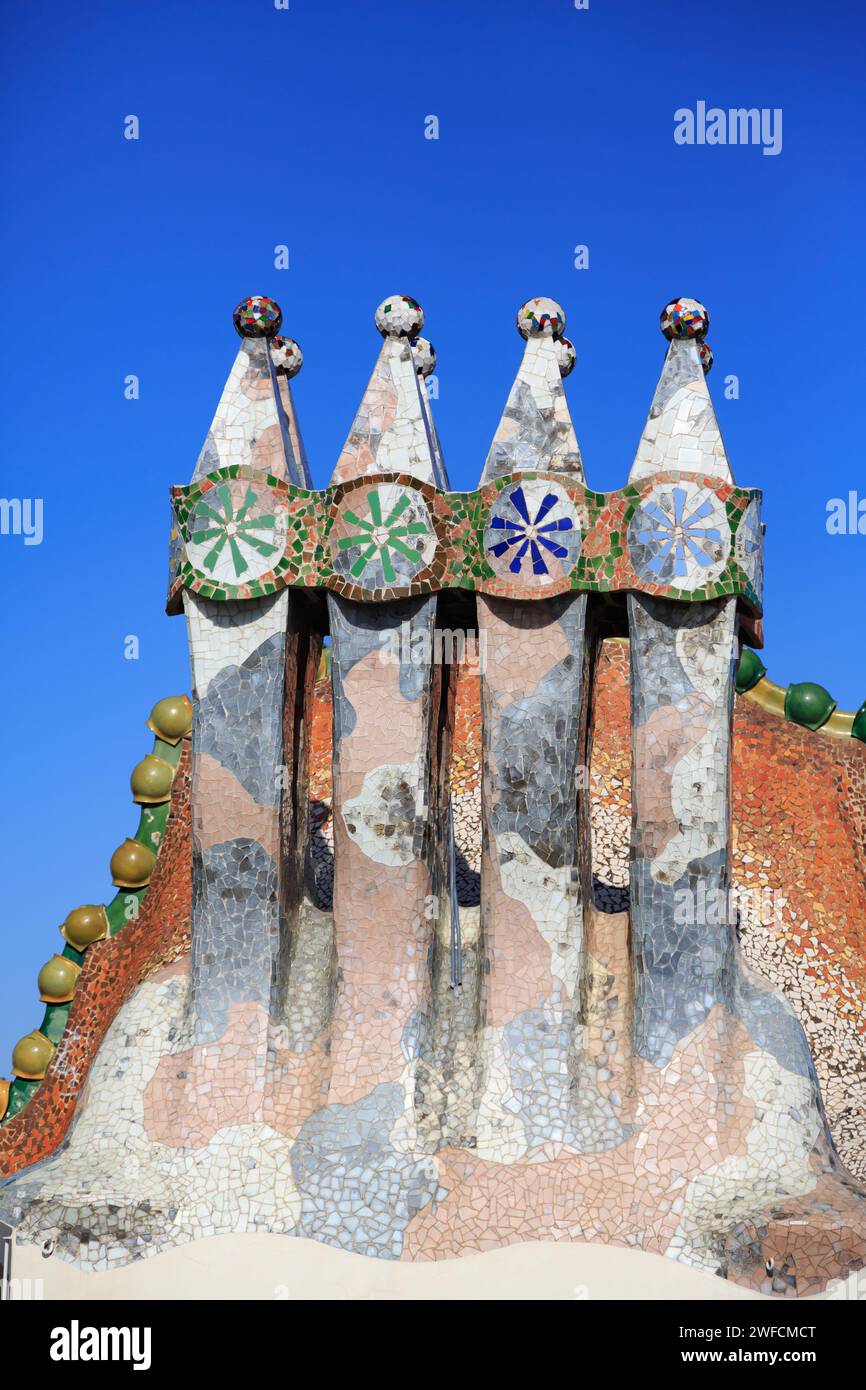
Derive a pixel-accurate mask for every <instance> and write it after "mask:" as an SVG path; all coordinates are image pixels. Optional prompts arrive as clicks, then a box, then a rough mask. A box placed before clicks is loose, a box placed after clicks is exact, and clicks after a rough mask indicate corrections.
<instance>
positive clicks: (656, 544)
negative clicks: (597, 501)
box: [628, 481, 731, 589]
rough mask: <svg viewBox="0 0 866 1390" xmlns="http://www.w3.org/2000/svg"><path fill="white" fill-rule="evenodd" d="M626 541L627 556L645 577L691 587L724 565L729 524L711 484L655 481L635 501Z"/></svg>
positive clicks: (728, 544)
mask: <svg viewBox="0 0 866 1390" xmlns="http://www.w3.org/2000/svg"><path fill="white" fill-rule="evenodd" d="M628 543H629V552H630V555H631V562H632V564H633V565H634V568H635V570H636V571H637V573H638V575H639V576H640V577H641V578H642V579H644V580H645V581H646V582H647V583H656V584H669V585H672V586H674V587H675V588H678V589H679V588H682V589H692V588H695V587H697V586H698V585H700V584H706V583H708V582H710V581H711V580H713V579H715V578H716V577H717V576H718V575H719V574H720V573H721V572H722V570H723V569H724V566H725V563H726V561H727V559H728V556H729V554H730V550H731V528H730V525H729V523H728V517H727V512H726V511H725V507H724V504H723V502H722V501H721V500H720V499H719V497H718V496H717V495H716V493H715V492H713V491H712V489H710V488H708V487H700V486H698V485H697V484H695V483H690V482H686V481H682V482H678V483H675V484H666V485H665V484H659V485H656V486H654V487H652V488H651V489H650V491H649V492H648V493H647V495H646V496H645V497H644V498H643V500H642V501H641V503H640V504H639V506H638V507H637V509H636V511H635V513H634V516H633V517H632V519H631V522H630V525H629V532H628Z"/></svg>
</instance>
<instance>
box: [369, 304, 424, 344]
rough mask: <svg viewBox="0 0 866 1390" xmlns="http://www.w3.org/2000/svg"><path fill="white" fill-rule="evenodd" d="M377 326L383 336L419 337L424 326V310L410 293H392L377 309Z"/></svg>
mask: <svg viewBox="0 0 866 1390" xmlns="http://www.w3.org/2000/svg"><path fill="white" fill-rule="evenodd" d="M376 327H377V328H378V330H379V332H380V333H381V334H382V337H383V338H417V337H418V334H419V333H420V332H421V329H422V328H423V327H424V310H423V309H422V308H421V305H420V304H419V303H418V301H417V299H410V298H409V296H408V294H391V295H389V296H388V298H387V299H383V300H382V303H381V304H380V305H379V307H378V309H377V310H376Z"/></svg>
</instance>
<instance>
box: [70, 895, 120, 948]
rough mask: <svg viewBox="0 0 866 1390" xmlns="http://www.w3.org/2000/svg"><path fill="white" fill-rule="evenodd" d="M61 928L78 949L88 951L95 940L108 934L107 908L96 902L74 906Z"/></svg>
mask: <svg viewBox="0 0 866 1390" xmlns="http://www.w3.org/2000/svg"><path fill="white" fill-rule="evenodd" d="M60 930H61V932H62V933H63V935H64V936H65V937H66V940H67V941H68V942H69V944H70V946H74V947H75V949H76V951H86V950H87V948H88V946H91V945H92V944H93V942H94V941H101V940H102V938H103V937H104V936H107V935H108V922H107V920H106V916H105V908H104V907H102V906H97V905H96V904H95V903H88V904H86V905H85V906H84V907H74V908H73V909H72V911H71V912H70V913H69V915H68V917H67V918H66V921H65V922H64V923H63V926H62V927H61V928H60Z"/></svg>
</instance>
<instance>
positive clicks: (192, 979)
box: [0, 295, 866, 1296]
mask: <svg viewBox="0 0 866 1390" xmlns="http://www.w3.org/2000/svg"><path fill="white" fill-rule="evenodd" d="M280 318H281V315H280V311H279V309H278V308H277V306H276V305H275V304H274V303H273V301H271V300H267V299H264V298H260V297H256V298H253V299H250V300H247V301H244V303H243V304H242V305H240V306H239V307H238V310H237V311H236V314H235V323H236V327H237V328H238V331H239V332H240V334H241V337H242V346H241V349H240V351H239V353H238V357H237V360H236V362H235V366H234V368H233V369H232V373H231V375H230V377H229V381H228V383H227V385H226V388H225V391H224V392H223V396H222V399H221V401H220V404H219V407H218V409H217V413H216V416H215V417H214V422H213V425H212V426H211V430H210V432H209V434H208V438H207V441H206V443H205V446H204V448H203V450H202V453H201V455H200V458H199V461H198V463H197V465H196V469H195V472H194V475H193V480H192V483H191V484H190V485H188V486H186V487H183V486H178V487H175V488H173V489H172V503H173V517H174V521H173V527H172V535H171V546H170V553H171V579H170V587H169V611H170V612H173V613H179V612H181V611H183V612H185V614H186V618H187V624H188V631H189V642H190V653H191V661H192V671H193V684H194V716H193V737H192V780H191V808H190V823H191V831H192V867H191V874H192V907H191V913H190V929H191V947H190V950H189V952H188V954H187V955H186V956H184V955H183V953H182V952H179V953H178V958H177V959H173V960H172V963H171V964H170V965H169V966H168V967H167V968H165V969H162V968H155V969H154V971H153V973H152V974H151V975H149V976H147V977H146V978H144V979H143V982H142V983H141V984H140V985H138V988H137V989H136V990H135V992H133V993H131V995H130V997H128V998H127V999H126V1001H125V1002H124V1003H123V1004H122V1006H121V1007H120V1008H119V1011H118V1012H117V1014H116V1017H115V1019H114V1023H113V1024H112V1025H111V1027H110V1028H109V1030H108V1032H107V1034H106V1036H105V1040H104V1042H103V1043H102V1046H101V1048H100V1050H99V1053H98V1055H97V1057H96V1060H95V1061H94V1062H93V1065H92V1068H91V1070H90V1074H89V1080H88V1085H87V1088H86V1090H85V1091H83V1092H82V1095H81V1098H80V1100H79V1103H78V1107H77V1111H76V1119H75V1124H74V1127H73V1129H72V1130H71V1132H70V1135H69V1137H68V1139H67V1141H66V1143H65V1146H64V1148H63V1149H62V1150H61V1151H59V1152H58V1153H56V1154H55V1155H54V1156H53V1157H51V1158H49V1159H47V1160H46V1161H45V1162H42V1163H41V1164H38V1165H36V1166H34V1167H31V1168H29V1169H28V1170H27V1171H26V1172H23V1173H20V1174H19V1175H18V1176H17V1177H16V1178H14V1179H13V1180H12V1182H11V1183H10V1184H7V1186H6V1187H5V1188H3V1189H0V1218H2V1219H4V1220H8V1221H10V1222H11V1223H12V1224H13V1225H16V1226H17V1227H18V1232H19V1235H20V1236H21V1237H22V1238H23V1239H26V1240H32V1241H44V1240H46V1239H51V1240H54V1241H56V1242H57V1251H58V1253H59V1255H60V1256H61V1258H65V1259H69V1260H72V1261H75V1262H77V1263H79V1264H81V1265H84V1266H87V1267H96V1268H100V1269H101V1268H108V1267H111V1266H112V1265H113V1264H122V1263H124V1262H125V1261H128V1260H131V1259H135V1258H139V1257H142V1256H147V1255H152V1254H154V1253H156V1252H158V1251H159V1250H161V1249H163V1248H165V1247H166V1246H171V1245H174V1244H178V1243H181V1242H183V1241H188V1240H193V1239H198V1238H200V1237H204V1236H210V1235H214V1234H221V1233H226V1232H230V1231H238V1230H241V1231H245V1230H252V1231H275V1232H282V1233H287V1234H291V1235H295V1236H299V1237H307V1238H311V1239H314V1240H318V1241H322V1242H325V1243H327V1244H330V1245H334V1246H337V1247H339V1248H341V1249H343V1250H346V1251H351V1252H353V1253H356V1254H361V1255H368V1256H371V1255H372V1256H376V1257H380V1258H385V1259H404V1260H427V1259H444V1258H448V1257H452V1256H458V1255H463V1254H468V1253H475V1252H478V1251H485V1250H489V1249H491V1248H493V1247H495V1246H497V1245H504V1244H511V1243H515V1242H521V1241H536V1240H553V1241H564V1242H568V1241H573V1242H581V1241H603V1242H608V1243H614V1244H619V1245H624V1246H629V1247H633V1248H638V1249H643V1250H648V1251H654V1252H656V1253H659V1254H665V1255H668V1256H669V1257H671V1258H674V1259H677V1260H680V1261H683V1262H685V1263H687V1264H689V1265H692V1266H694V1267H696V1268H699V1269H702V1270H705V1271H709V1272H715V1273H718V1274H722V1275H724V1276H726V1277H728V1278H731V1279H734V1280H736V1281H738V1282H740V1283H741V1284H744V1285H747V1286H749V1287H752V1288H761V1289H764V1290H765V1291H767V1292H772V1293H777V1294H782V1295H786V1296H787V1295H792V1294H803V1293H813V1292H817V1291H818V1290H820V1289H822V1288H824V1287H826V1285H827V1284H828V1282H829V1281H830V1280H832V1279H836V1278H840V1277H845V1276H846V1275H847V1274H849V1273H850V1272H851V1271H852V1270H855V1269H859V1268H860V1267H861V1266H862V1265H863V1264H864V1263H866V1194H864V1192H863V1189H862V1188H861V1187H859V1186H858V1185H857V1183H856V1182H855V1181H854V1180H853V1179H852V1178H851V1177H850V1176H849V1174H848V1173H847V1172H846V1170H845V1169H844V1168H843V1167H842V1165H841V1163H840V1161H839V1159H838V1157H837V1155H836V1152H835V1150H834V1147H833V1143H832V1140H831V1137H830V1134H829V1131H828V1127H827V1123H826V1120H825V1117H824V1112H823V1107H822V1101H821V1095H820V1089H819V1086H818V1082H817V1079H816V1075H815V1069H814V1066H813V1061H812V1057H811V1055H810V1051H809V1046H808V1044H807V1040H806V1036H805V1034H804V1032H803V1029H802V1028H801V1026H800V1024H799V1022H798V1021H797V1019H796V1017H795V1015H794V1013H793V1011H792V1008H791V1006H790V1005H789V1003H788V1002H787V1001H786V1000H785V999H784V998H783V997H782V995H781V994H777V993H775V992H774V991H773V990H772V989H771V988H770V987H769V986H768V984H766V983H764V982H762V981H760V980H758V979H757V978H755V977H753V976H752V975H750V974H749V972H748V970H747V969H746V967H745V965H744V964H743V961H742V959H741V955H740V947H739V943H738V940H737V929H736V914H735V913H734V912H733V911H732V901H731V898H730V895H729V889H730V877H731V874H730V863H729V861H730V858H731V822H730V803H731V771H730V769H731V744H732V708H733V697H734V678H735V673H736V669H737V662H738V659H739V647H740V642H741V638H742V635H743V632H744V631H746V632H748V633H749V634H750V635H751V636H750V640H754V639H755V635H756V634H757V635H759V634H760V621H761V616H762V550H763V528H762V524H761V494H760V493H759V492H757V491H755V490H754V489H750V488H744V487H740V486H737V484H736V483H735V482H734V478H733V475H732V472H731V468H730V465H729V463H728V458H727V454H726V451H725V447H724V444H723V441H722V437H721V434H720V431H719V427H718V422H717V420H716V416H715V412H714V410H713V406H712V402H711V400H710V396H709V392H708V388H707V382H706V372H707V371H708V370H709V367H710V365H711V363H712V354H711V353H710V350H709V348H708V347H707V344H706V341H705V334H706V331H707V327H708V315H707V311H706V309H704V308H703V306H702V305H700V304H699V303H698V302H697V301H695V300H689V299H679V300H675V301H672V302H671V303H670V304H668V305H667V307H666V308H665V310H664V311H663V313H662V316H661V325H662V330H663V332H664V335H665V337H666V339H667V340H668V349H667V355H666V358H665V363H664V367H663V370H662V375H661V378H660V380H659V383H658V386H657V387H656V391H655V395H654V397H653V401H652V405H651V407H650V412H649V415H648V417H647V421H646V425H645V426H644V430H643V433H642V435H641V437H640V442H639V445H638V450H637V455H636V457H635V460H634V464H633V466H632V469H631V472H630V474H629V476H628V480H627V482H626V484H625V485H624V486H623V487H620V488H617V489H615V490H613V491H611V492H608V493H599V492H596V491H594V490H593V489H592V488H591V487H590V486H589V485H588V483H587V481H586V479H585V477H584V468H583V462H582V459H581V453H580V449H579V447H578V443H577V439H576V436H575V430H574V427H573V424H572V420H571V416H570V413H569V408H568V404H567V401H566V394H565V387H564V384H563V383H564V380H565V378H566V377H567V376H568V374H569V373H570V371H571V369H572V366H573V365H574V356H575V355H574V349H573V348H572V346H571V344H570V343H569V342H568V340H567V339H566V338H565V337H564V330H565V314H564V312H563V309H562V308H561V306H560V305H559V304H557V303H556V302H555V301H553V300H550V299H544V298H538V299H533V300H529V301H527V303H525V304H524V305H523V307H522V308H521V309H520V311H519V312H518V316H517V326H518V330H519V332H520V334H521V336H522V338H523V339H524V344H525V345H524V350H523V359H522V361H521V363H520V367H519V370H518V373H517V377H516V380H515V381H514V384H513V386H512V388H511V391H510V394H509V396H508V399H507V402H506V405H505V409H504V412H503V415H502V418H501V420H500V423H499V425H498V427H497V429H496V432H495V434H494V438H493V442H492V444H491V446H490V449H489V452H488V455H487V459H486V462H485V464H484V467H483V471H482V473H481V479H480V482H479V485H478V486H477V487H476V488H475V489H473V490H471V491H468V492H456V491H451V490H450V488H449V484H448V478H447V475H446V472H445V467H444V462H443V458H442V451H441V448H440V446H439V441H438V438H437V435H436V429H435V426H434V423H433V417H432V411H431V406H430V401H429V399H428V396H427V391H426V389H425V380H426V379H427V378H428V377H429V376H430V374H431V373H432V372H433V370H434V368H435V365H436V357H435V353H434V351H433V349H432V347H431V345H430V343H429V342H428V341H427V340H426V339H424V338H421V337H419V334H420V332H421V329H422V327H423V323H424V316H423V313H422V311H421V309H420V307H419V305H418V304H417V303H416V302H415V301H414V300H412V299H409V298H408V297H406V296H403V295H392V296H390V297H389V298H388V299H386V300H384V301H383V303H382V304H381V305H380V306H379V309H378V310H377V311H376V316H375V322H376V327H377V328H378V329H379V331H380V333H381V334H382V340H383V341H382V345H381V350H380V352H379V356H378V359H377V362H376V365H375V368H374V371H373V375H372V377H371V378H370V381H369V384H368V386H367V389H366V391H365V392H364V396H363V399H362V401H361V405H360V407H359V409H358V411H357V414H356V416H355V419H354V422H353V424H352V427H351V429H350V431H349V435H348V438H347V439H346V443H345V445H344V447H343V449H342V452H341V453H340V456H339V459H338V461H337V465H336V467H335V469H334V472H333V476H332V479H331V482H330V483H329V485H328V486H327V487H325V488H322V489H321V490H315V489H314V488H313V486H312V483H311V480H310V474H309V470H308V467H307V463H306V458H305V454H304V449H303V444H302V441H301V436H300V431H299V429H298V424H297V419H296V415H295V408H294V402H293V399H292V390H291V385H290V382H291V379H292V378H293V377H294V375H295V373H296V372H297V370H298V368H299V367H300V364H301V354H300V349H299V348H298V347H297V345H296V344H295V343H294V342H293V341H292V340H291V339H287V338H281V337H279V336H278V330H279V327H280ZM624 471H625V470H624ZM455 615H457V616H458V617H459V618H460V621H461V622H462V623H463V625H464V626H465V627H467V628H470V629H472V630H473V631H477V634H478V639H479V644H478V653H479V659H480V682H479V683H480V709H481V713H480V723H481V731H480V742H481V748H482V756H481V798H480V802H481V804H480V812H479V815H480V825H481V835H480V840H481V853H480V905H479V904H478V903H473V902H471V901H463V902H460V901H458V891H457V889H458V880H457V873H456V867H455V866H456V861H457V851H458V849H462V850H463V851H465V852H466V853H467V854H468V853H469V847H468V845H467V843H465V842H461V844H459V845H456V844H455V836H454V816H453V815H452V803H451V785H452V780H453V778H452V766H451V761H452V743H453V740H454V736H455V724H456V722H457V712H456V711H457V696H456V695H455V688H456V690H457V692H458V693H459V691H460V690H461V689H465V688H466V687H464V686H463V685H462V682H463V681H464V680H467V681H468V679H469V677H468V676H467V672H466V669H465V666H464V667H460V666H459V665H455V664H454V663H449V662H448V661H447V660H441V659H439V656H438V655H437V639H441V637H442V635H443V631H444V630H445V629H446V627H447V625H448V624H449V623H450V622H452V621H453V620H454V617H455ZM328 634H330V638H331V648H330V651H331V662H330V671H331V686H330V688H328V687H327V686H326V685H325V686H323V685H320V686H319V691H320V692H321V691H322V690H323V689H325V690H329V696H328V698H329V699H330V701H331V704H332V709H333V758H332V784H331V806H330V815H331V823H332V827H333V901H331V899H330V896H329V895H328V893H326V892H325V890H324V888H323V886H322V884H323V881H324V880H323V878H322V875H321V874H320V873H316V872H314V871H313V865H312V860H313V857H314V856H313V852H312V851H313V847H314V846H315V851H316V855H317V856H318V857H317V859H316V863H317V864H318V866H319V868H321V851H322V849H323V846H325V845H326V841H325V838H324V828H323V827H324V821H323V820H321V819H318V820H317V821H316V824H315V827H312V826H311V823H310V820H309V805H310V790H309V783H308V764H309V761H310V726H311V711H312V705H313V686H314V678H315V672H316V669H317V667H318V664H319V657H320V652H321V644H322V642H323V639H324V638H325V637H326V636H327V635H328ZM452 635H453V634H452ZM611 636H613V637H614V638H616V639H619V640H623V639H625V638H628V640H629V645H630V653H631V657H630V660H631V703H632V723H631V752H632V786H631V793H632V822H631V837H630V844H629V845H628V846H626V843H625V840H626V836H625V835H623V847H622V866H623V874H625V870H626V867H627V869H628V875H629V889H628V891H626V890H625V889H624V888H623V889H622V890H621V895H620V898H619V899H617V900H616V901H615V902H614V903H613V904H612V903H611V901H610V895H609V891H608V890H609V887H610V885H606V884H604V883H603V882H602V883H601V884H600V885H598V884H597V882H596V879H597V877H598V875H599V874H600V873H601V872H602V861H603V859H604V856H603V855H602V853H601V852H600V849H599V844H598V843H597V841H598V834H597V831H598V827H597V824H596V822H595V821H594V820H593V817H592V779H593V771H592V769H593V756H594V755H593V739H594V738H598V736H599V729H598V717H597V710H596V705H595V698H596V692H597V687H598V682H597V680H596V665H597V653H598V649H599V644H600V642H601V641H602V639H603V638H607V637H611ZM438 650H444V647H443V644H442V643H441V642H440V644H439V648H438ZM450 650H451V651H452V653H453V651H454V647H453V645H452V646H451V648H450ZM618 650H620V651H621V650H622V648H618ZM473 679H474V677H473ZM858 718H859V716H858ZM602 732H603V731H602ZM320 794H322V795H324V793H320ZM178 814H180V812H178ZM171 825H172V822H171V821H169V828H170V829H171ZM176 829H177V827H176V826H175V832H176ZM461 833H463V832H462V831H461ZM476 849H477V846H476ZM473 852H474V851H473ZM626 861H627V863H626ZM604 862H605V863H606V862H607V861H606V860H605V861H604ZM159 865H160V859H159V858H157V861H156V874H157V876H158V873H159ZM620 881H622V880H620ZM151 891H152V890H151ZM606 894H607V896H606ZM94 911H95V909H94ZM98 948H99V943H96V946H95V947H93V948H91V949H97V950H98ZM58 1055H61V1056H62V1050H61V1052H60V1053H59V1054H58ZM17 1118H18V1119H20V1117H17ZM14 1122H17V1119H16V1121H14ZM0 1148H2V1146H0ZM82 1233H84V1234H82Z"/></svg>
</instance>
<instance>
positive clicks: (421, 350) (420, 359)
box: [412, 338, 436, 376]
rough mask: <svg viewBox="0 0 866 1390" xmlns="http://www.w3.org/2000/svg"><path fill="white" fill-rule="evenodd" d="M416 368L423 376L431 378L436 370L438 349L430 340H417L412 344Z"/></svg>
mask: <svg viewBox="0 0 866 1390" xmlns="http://www.w3.org/2000/svg"><path fill="white" fill-rule="evenodd" d="M412 351H413V353H414V354H415V366H416V367H417V368H418V371H419V373H420V374H421V376H431V375H432V373H433V372H435V370H436V349H435V347H434V346H433V344H432V343H431V341H430V339H429V338H415V339H413V342H412Z"/></svg>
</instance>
